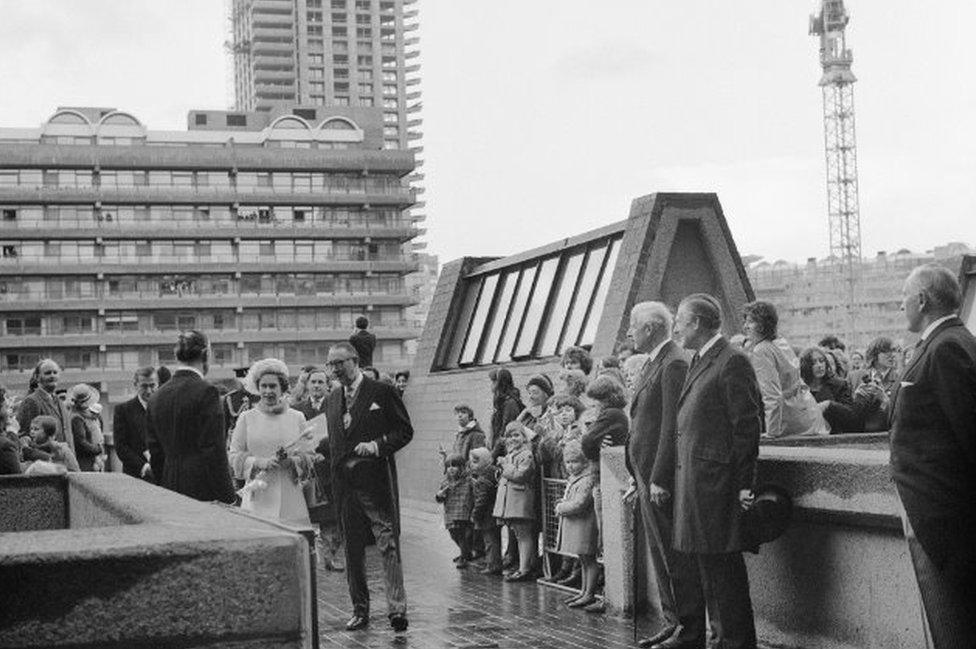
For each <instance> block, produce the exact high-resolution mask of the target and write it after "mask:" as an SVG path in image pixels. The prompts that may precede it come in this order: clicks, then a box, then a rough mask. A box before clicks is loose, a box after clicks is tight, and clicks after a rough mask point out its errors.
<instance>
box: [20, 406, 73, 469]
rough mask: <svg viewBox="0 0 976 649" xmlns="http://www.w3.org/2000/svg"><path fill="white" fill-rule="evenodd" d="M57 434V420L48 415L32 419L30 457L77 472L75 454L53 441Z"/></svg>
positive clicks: (68, 448) (63, 445)
mask: <svg viewBox="0 0 976 649" xmlns="http://www.w3.org/2000/svg"><path fill="white" fill-rule="evenodd" d="M57 433H58V421H57V419H55V418H54V417H52V416H50V415H38V416H37V417H34V418H33V419H32V420H31V423H30V448H31V450H32V451H33V453H32V457H33V458H34V459H36V460H43V461H47V462H53V463H55V464H61V465H63V466H64V468H66V469H67V470H68V471H79V470H80V469H79V468H78V460H77V459H76V458H75V454H74V453H72V452H71V448H70V447H69V446H68V445H67V444H64V443H62V442H59V441H57V440H56V439H54V438H55V436H56V435H57Z"/></svg>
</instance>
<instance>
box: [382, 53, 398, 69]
mask: <svg viewBox="0 0 976 649" xmlns="http://www.w3.org/2000/svg"><path fill="white" fill-rule="evenodd" d="M396 64H397V59H396V56H395V55H393V56H389V55H384V56H383V67H384V68H395V67H396Z"/></svg>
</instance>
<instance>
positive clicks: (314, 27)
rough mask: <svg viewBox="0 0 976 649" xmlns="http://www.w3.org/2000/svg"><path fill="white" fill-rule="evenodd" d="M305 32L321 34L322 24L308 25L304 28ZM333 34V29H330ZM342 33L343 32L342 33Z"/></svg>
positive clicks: (313, 34) (314, 34)
mask: <svg viewBox="0 0 976 649" xmlns="http://www.w3.org/2000/svg"><path fill="white" fill-rule="evenodd" d="M305 33H307V34H308V35H309V36H321V35H322V25H309V26H308V27H306V28H305ZM332 33H333V35H335V29H334V28H333V30H332ZM343 35H344V34H343Z"/></svg>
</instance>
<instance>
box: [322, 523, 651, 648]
mask: <svg viewBox="0 0 976 649" xmlns="http://www.w3.org/2000/svg"><path fill="white" fill-rule="evenodd" d="M401 542H402V546H401V551H402V554H403V563H404V580H405V582H406V590H407V614H408V617H409V619H410V629H409V630H408V631H407V632H406V633H405V634H403V635H401V636H397V635H395V634H394V632H393V630H392V629H391V628H390V626H389V623H388V622H387V619H386V599H385V597H384V595H383V579H382V575H381V572H380V564H379V559H378V555H377V553H376V551H375V548H369V549H368V551H367V556H368V564H367V567H368V575H369V583H370V594H371V602H372V607H373V611H372V619H371V621H370V626H369V627H367V629H364V630H361V631H356V632H352V633H350V632H347V631H346V630H345V628H344V625H345V622H346V620H347V619H348V618H349V616H350V615H351V605H350V603H349V594H348V591H347V590H346V581H345V576H344V575H343V573H332V572H327V571H325V570H324V569H320V570H319V634H320V644H321V646H322V647H357V648H358V647H370V648H375V647H397V648H401V649H402V648H404V647H411V648H415V649H420V648H423V649H427V648H456V649H477V648H489V647H497V648H498V649H509V648H523V647H532V648H535V649H548V648H555V647H582V648H585V649H604V648H609V649H614V648H618V647H634V643H633V631H632V630H631V626H630V621H629V620H623V619H619V618H615V617H613V616H609V615H603V614H594V613H584V612H576V611H574V610H571V609H568V608H566V606H565V605H564V604H563V603H562V600H563V599H565V598H566V596H567V594H566V592H564V591H561V590H558V589H555V588H550V587H545V586H540V585H538V584H536V583H533V582H528V583H511V584H510V583H506V582H504V581H502V580H501V578H499V577H489V576H486V575H480V574H478V573H477V571H476V570H474V569H467V570H458V569H456V568H455V567H454V565H453V564H452V562H451V557H453V556H455V555H456V554H457V552H456V550H457V548H456V547H455V546H454V545H453V544H452V543H451V541H450V538H449V537H448V536H447V532H446V531H445V530H444V528H443V525H442V523H441V521H440V517H439V516H438V517H433V516H428V515H424V514H411V513H409V512H404V516H403V534H402V538H401Z"/></svg>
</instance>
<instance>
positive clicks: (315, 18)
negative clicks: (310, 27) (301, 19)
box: [305, 11, 322, 23]
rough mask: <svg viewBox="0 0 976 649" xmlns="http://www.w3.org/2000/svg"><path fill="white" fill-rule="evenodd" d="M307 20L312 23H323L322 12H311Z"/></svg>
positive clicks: (308, 13) (306, 15)
mask: <svg viewBox="0 0 976 649" xmlns="http://www.w3.org/2000/svg"><path fill="white" fill-rule="evenodd" d="M305 18H306V19H307V20H308V22H310V23H320V22H322V12H321V11H309V12H307V13H306V14H305Z"/></svg>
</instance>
